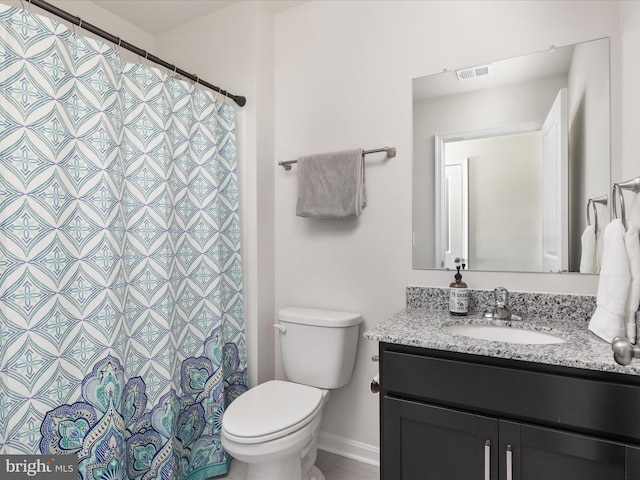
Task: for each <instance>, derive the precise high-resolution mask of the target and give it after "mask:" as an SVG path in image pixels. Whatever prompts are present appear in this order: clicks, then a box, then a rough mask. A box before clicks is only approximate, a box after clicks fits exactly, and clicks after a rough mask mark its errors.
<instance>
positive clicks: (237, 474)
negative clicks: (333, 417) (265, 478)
mask: <svg viewBox="0 0 640 480" xmlns="http://www.w3.org/2000/svg"><path fill="white" fill-rule="evenodd" d="M316 465H317V466H318V468H319V469H320V470H321V471H322V473H324V476H325V480H378V479H379V478H380V469H379V468H378V467H375V466H373V465H368V464H366V463H361V462H357V461H355V460H351V459H349V458H346V457H341V456H340V455H335V454H333V453H328V452H325V451H323V450H318V460H317V461H316ZM245 475H246V467H245V465H244V464H242V463H241V462H238V461H237V460H233V461H232V462H231V469H230V471H229V474H228V475H227V476H226V477H218V478H220V479H226V480H245ZM216 480H217V479H216ZM278 480H285V479H278Z"/></svg>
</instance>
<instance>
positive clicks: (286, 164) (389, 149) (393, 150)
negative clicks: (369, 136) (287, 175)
mask: <svg viewBox="0 0 640 480" xmlns="http://www.w3.org/2000/svg"><path fill="white" fill-rule="evenodd" d="M378 152H387V158H393V157H395V156H396V147H382V148H376V149H374V150H365V151H363V152H362V154H363V155H368V154H370V153H378ZM293 163H298V161H297V160H287V161H284V162H278V165H280V166H281V167H282V168H284V169H285V170H291V165H292V164H293Z"/></svg>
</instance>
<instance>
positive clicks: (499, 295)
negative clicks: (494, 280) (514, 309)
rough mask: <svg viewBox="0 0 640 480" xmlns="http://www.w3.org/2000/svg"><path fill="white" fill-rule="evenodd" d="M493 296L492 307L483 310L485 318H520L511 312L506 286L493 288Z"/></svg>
mask: <svg viewBox="0 0 640 480" xmlns="http://www.w3.org/2000/svg"><path fill="white" fill-rule="evenodd" d="M493 298H494V305H493V308H492V309H490V310H487V311H486V312H484V315H483V316H484V317H485V318H493V319H495V320H521V318H520V317H518V316H517V315H514V314H513V313H511V307H510V306H509V291H508V290H507V289H506V288H504V287H498V288H495V289H494V290H493Z"/></svg>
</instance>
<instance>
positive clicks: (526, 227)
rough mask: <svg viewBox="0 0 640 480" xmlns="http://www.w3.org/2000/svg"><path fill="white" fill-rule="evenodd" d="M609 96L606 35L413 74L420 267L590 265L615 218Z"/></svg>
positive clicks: (576, 268)
mask: <svg viewBox="0 0 640 480" xmlns="http://www.w3.org/2000/svg"><path fill="white" fill-rule="evenodd" d="M609 92H610V72H609V39H608V38H605V39H599V40H593V41H589V42H584V43H580V44H576V45H570V46H565V47H558V48H556V47H551V48H550V49H549V50H547V51H544V52H539V53H534V54H529V55H523V56H520V57H516V58H511V59H507V60H500V61H496V62H491V63H489V64H485V65H475V66H472V67H470V68H462V69H459V70H455V71H444V72H442V73H439V74H435V75H429V76H426V77H420V78H416V79H414V80H413V268H414V269H441V268H449V269H453V268H455V267H456V266H458V265H460V266H462V264H464V267H463V268H466V269H471V270H487V271H513V272H518V271H519V272H580V263H581V256H582V255H583V252H582V248H581V236H582V234H583V232H584V230H585V229H586V227H587V225H590V224H594V223H595V221H596V217H597V224H598V230H599V231H598V232H596V238H598V237H599V236H601V231H602V229H603V228H604V226H605V225H606V224H607V223H608V222H609V206H608V204H607V203H608V198H607V196H608V193H609V188H610V185H611V182H610V160H611V159H610V157H611V154H610V151H611V149H610V117H611V113H610V111H611V109H610V93H609ZM590 199H591V201H590ZM599 243H600V244H601V243H602V242H599ZM596 245H597V243H596ZM596 250H597V248H596ZM598 255H601V252H597V251H596V261H595V262H592V263H593V264H594V266H593V267H591V268H590V269H588V270H589V271H588V272H587V270H585V269H584V268H583V271H584V272H586V273H597V269H598V267H597V258H598ZM600 258H601V257H600ZM582 260H584V259H582Z"/></svg>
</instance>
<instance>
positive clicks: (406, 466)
mask: <svg viewBox="0 0 640 480" xmlns="http://www.w3.org/2000/svg"><path fill="white" fill-rule="evenodd" d="M383 408H384V423H383V426H382V428H383V436H382V437H383V445H382V455H383V458H382V471H381V478H382V479H384V480H498V469H497V461H498V452H497V448H496V447H497V445H498V442H497V440H498V421H497V420H495V419H492V418H487V417H483V416H481V415H475V414H470V413H464V412H458V411H455V410H450V409H447V408H442V407H436V406H433V405H426V404H423V403H418V402H412V401H408V400H399V399H397V398H393V397H384V398H383ZM565 480H566V479H565Z"/></svg>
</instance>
